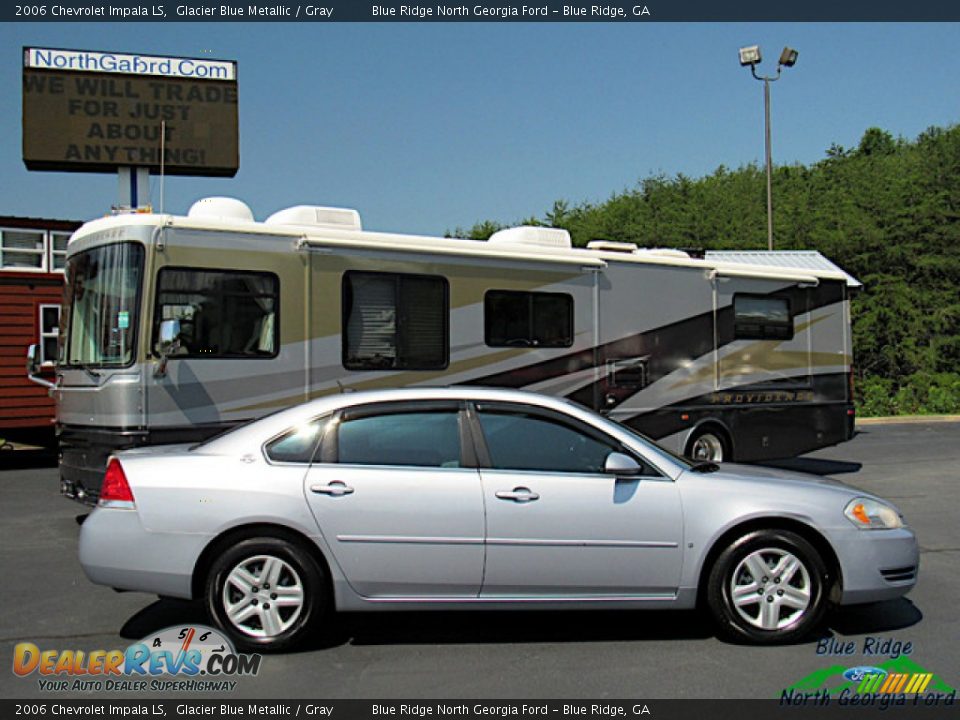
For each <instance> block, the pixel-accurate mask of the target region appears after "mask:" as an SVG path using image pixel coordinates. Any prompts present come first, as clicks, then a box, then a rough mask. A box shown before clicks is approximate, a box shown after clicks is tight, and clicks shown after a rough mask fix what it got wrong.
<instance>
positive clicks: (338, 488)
mask: <svg viewBox="0 0 960 720" xmlns="http://www.w3.org/2000/svg"><path fill="white" fill-rule="evenodd" d="M310 492H315V493H317V494H319V495H332V496H333V497H340V496H341V495H350V494H351V493H352V492H353V488H352V487H350V486H349V485H346V484H345V483H342V482H340V481H339V480H334V481H333V482H332V483H329V484H328V485H311V486H310Z"/></svg>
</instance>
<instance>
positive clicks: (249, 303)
mask: <svg viewBox="0 0 960 720" xmlns="http://www.w3.org/2000/svg"><path fill="white" fill-rule="evenodd" d="M279 304H280V281H279V280H278V279H277V276H276V275H274V274H272V273H259V272H243V271H239V270H206V269H203V270H200V269H197V270H194V269H189V268H164V269H162V270H161V271H160V274H159V277H158V279H157V302H156V313H155V316H154V323H153V325H154V333H153V343H154V347H156V343H157V342H158V339H159V338H158V332H159V328H160V322H161V321H162V320H171V319H175V320H179V321H180V336H179V339H180V347H179V348H178V349H177V350H176V351H175V352H174V353H173V354H174V355H175V356H177V357H196V358H257V357H273V356H275V355H276V354H277V349H278V347H279V342H278V332H279V326H280V324H279V321H278V312H279Z"/></svg>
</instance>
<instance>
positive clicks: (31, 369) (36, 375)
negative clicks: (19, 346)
mask: <svg viewBox="0 0 960 720" xmlns="http://www.w3.org/2000/svg"><path fill="white" fill-rule="evenodd" d="M27 379H28V380H30V382H34V383H36V384H37V385H42V386H43V387H45V388H52V387H56V385H54V384H53V383H52V382H50V381H49V380H44V379H43V378H42V377H40V346H39V345H37V344H36V343H34V344H33V345H30V346H29V347H28V348H27Z"/></svg>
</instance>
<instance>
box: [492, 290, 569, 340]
mask: <svg viewBox="0 0 960 720" xmlns="http://www.w3.org/2000/svg"><path fill="white" fill-rule="evenodd" d="M483 312H484V335H485V340H486V343H487V345H489V346H491V347H531V346H536V347H570V346H571V345H573V298H572V297H571V296H570V295H567V294H564V293H541V292H514V291H510V290H490V291H489V292H488V293H487V294H486V296H485V297H484V301H483Z"/></svg>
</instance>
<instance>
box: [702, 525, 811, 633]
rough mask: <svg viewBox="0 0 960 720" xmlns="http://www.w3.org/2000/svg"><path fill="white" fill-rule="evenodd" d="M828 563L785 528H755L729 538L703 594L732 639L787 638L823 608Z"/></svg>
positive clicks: (808, 629) (807, 627)
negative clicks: (736, 537) (705, 593)
mask: <svg viewBox="0 0 960 720" xmlns="http://www.w3.org/2000/svg"><path fill="white" fill-rule="evenodd" d="M827 580H828V571H827V567H826V565H825V563H824V561H823V559H822V558H821V557H820V555H819V554H818V553H817V551H816V549H815V548H814V547H813V546H812V545H811V544H810V543H809V542H808V541H807V540H805V539H804V538H803V537H801V536H800V535H798V534H796V533H793V532H790V531H787V530H757V531H754V532H751V533H748V534H746V535H744V536H743V537H740V538H739V539H737V540H736V541H734V542H733V543H731V544H730V546H729V547H727V548H726V549H725V550H724V551H723V552H722V553H721V554H720V556H719V557H718V558H717V560H716V562H715V563H714V565H713V568H712V569H711V571H710V576H709V579H708V585H707V599H708V603H709V606H710V610H711V612H712V613H713V616H714V618H715V619H716V620H717V623H718V625H719V629H720V632H721V633H722V634H723V635H726V636H727V637H729V638H731V639H734V640H741V641H743V640H746V641H749V642H753V643H764V644H767V643H785V642H792V641H795V640H799V639H800V638H802V637H804V636H805V635H807V634H808V633H810V632H811V631H813V630H814V629H815V628H816V627H817V626H818V625H819V623H820V621H821V620H822V619H823V615H824V613H825V612H826V610H827V593H826V592H825V588H826V587H827Z"/></svg>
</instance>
